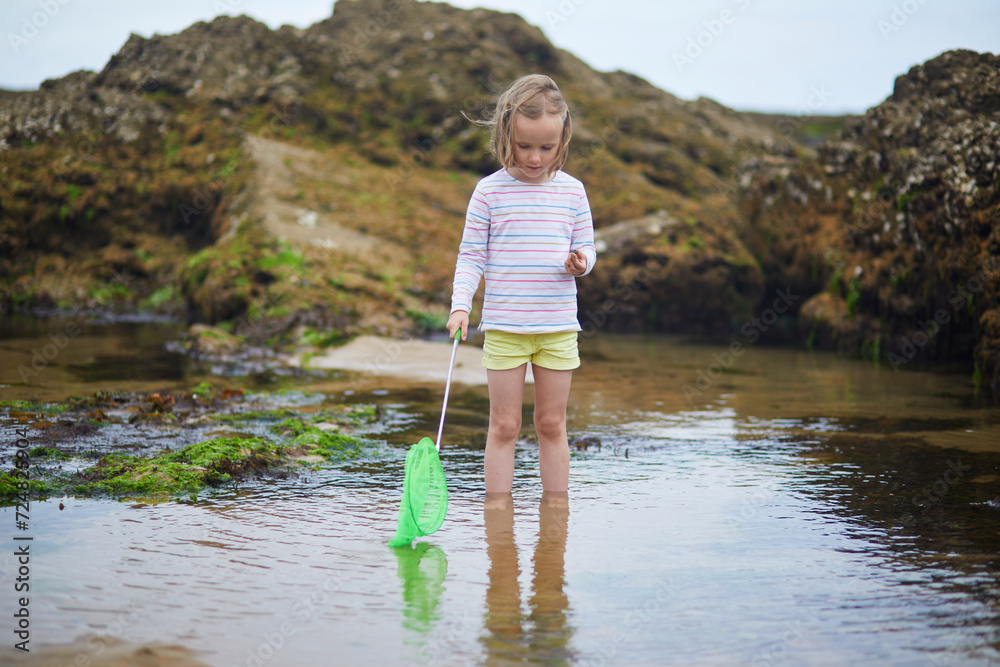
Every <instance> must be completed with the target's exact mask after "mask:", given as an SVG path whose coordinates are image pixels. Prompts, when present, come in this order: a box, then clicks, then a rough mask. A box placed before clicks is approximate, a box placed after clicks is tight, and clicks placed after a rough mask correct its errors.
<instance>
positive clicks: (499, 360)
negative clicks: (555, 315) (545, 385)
mask: <svg viewBox="0 0 1000 667" xmlns="http://www.w3.org/2000/svg"><path fill="white" fill-rule="evenodd" d="M576 333H577V332H575V331H558V332H556V333H539V334H520V333H511V332H509V331H487V332H486V342H485V343H484V344H483V366H484V367H485V368H487V369H488V370H491V371H506V370H509V369H511V368H517V367H518V366H520V365H521V364H524V363H527V362H529V361H530V362H531V363H532V364H534V365H535V366H541V367H542V368H549V369H551V370H554V371H571V370H573V369H574V368H579V367H580V352H579V349H578V348H577V342H576V338H577V336H576Z"/></svg>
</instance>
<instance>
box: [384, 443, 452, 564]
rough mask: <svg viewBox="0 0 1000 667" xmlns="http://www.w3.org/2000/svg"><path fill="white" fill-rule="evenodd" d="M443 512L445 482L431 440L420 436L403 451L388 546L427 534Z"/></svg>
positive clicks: (400, 543) (398, 545) (441, 518)
mask: <svg viewBox="0 0 1000 667" xmlns="http://www.w3.org/2000/svg"><path fill="white" fill-rule="evenodd" d="M447 513H448V485H447V483H446V482H445V479H444V470H443V469H442V468H441V458H440V457H439V456H438V452H437V448H436V447H435V446H434V441H433V440H431V439H430V438H424V439H422V440H421V441H420V442H418V443H417V444H415V445H413V446H412V447H410V451H408V452H407V453H406V468H405V477H404V479H403V499H402V500H401V501H400V503H399V523H398V525H397V526H396V535H395V536H394V537H393V538H392V539H391V540H389V546H390V547H401V546H404V545H407V544H409V543H410V542H412V541H413V540H414V538H417V537H420V536H421V535H430V534H431V533H433V532H434V531H436V530H437V529H438V528H440V527H441V524H442V523H444V517H445V515H446V514H447Z"/></svg>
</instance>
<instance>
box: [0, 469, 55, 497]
mask: <svg viewBox="0 0 1000 667" xmlns="http://www.w3.org/2000/svg"><path fill="white" fill-rule="evenodd" d="M25 494H28V495H31V496H32V497H36V498H44V497H48V496H50V495H52V488H51V486H50V484H49V483H47V482H46V481H44V480H40V479H29V480H27V481H25V480H24V479H23V478H22V477H16V476H14V475H12V474H11V473H9V472H7V471H3V472H0V501H15V500H16V499H18V498H23V497H24V496H25Z"/></svg>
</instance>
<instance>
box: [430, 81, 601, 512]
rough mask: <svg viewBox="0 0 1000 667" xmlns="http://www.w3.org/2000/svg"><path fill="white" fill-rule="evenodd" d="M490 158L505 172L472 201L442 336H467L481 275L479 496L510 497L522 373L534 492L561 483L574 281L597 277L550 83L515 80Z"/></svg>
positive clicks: (498, 115)
mask: <svg viewBox="0 0 1000 667" xmlns="http://www.w3.org/2000/svg"><path fill="white" fill-rule="evenodd" d="M479 123H480V124H481V125H484V126H487V127H489V128H490V132H491V139H490V150H491V151H492V152H493V155H494V156H496V158H497V160H499V162H500V164H501V165H502V168H501V169H500V170H499V171H497V172H495V173H494V174H492V175H490V176H487V177H486V178H484V179H482V180H481V181H480V182H479V184H478V185H477V186H476V190H475V192H474V193H473V195H472V199H471V201H470V202H469V209H468V213H467V214H466V218H465V231H464V234H463V236H462V244H461V246H460V247H459V252H458V262H457V265H456V267H455V282H454V287H453V292H452V299H451V317H450V318H449V319H448V333H449V334H451V335H452V336H454V335H455V332H456V331H457V330H459V329H461V331H462V340H465V339H466V336H467V335H468V327H469V312H470V311H471V310H472V298H473V295H474V294H475V293H476V290H477V289H478V287H479V281H480V278H481V277H482V276H483V275H484V274H485V276H486V296H485V299H484V302H483V315H482V321H481V322H480V324H479V328H480V330H482V331H484V332H485V333H486V342H485V345H484V347H483V366H485V367H486V369H487V378H488V383H489V392H490V425H489V432H488V434H487V437H486V457H485V468H486V493H487V494H496V493H510V490H511V483H512V481H513V477H514V445H515V443H516V441H517V436H518V434H519V433H520V432H521V398H522V395H523V393H524V377H525V370H526V368H527V363H528V362H529V361H530V362H531V364H532V373H533V374H534V378H535V414H534V423H535V432H536V433H537V434H538V466H539V470H540V473H541V477H542V489H543V490H544V491H546V492H554V493H565V492H566V491H567V486H568V483H569V445H568V443H567V440H566V402H567V400H568V398H569V389H570V382H571V380H572V377H573V369H574V368H578V367H579V366H580V357H579V353H578V351H577V332H578V331H579V330H580V323H579V322H578V321H577V305H576V278H577V277H579V276H583V275H586V274H588V273H590V271H591V270H592V269H593V268H594V262H595V261H596V260H597V252H596V251H595V250H594V227H593V220H592V219H591V215H590V204H589V202H588V201H587V193H586V191H585V190H584V187H583V184H582V183H581V182H580V181H578V180H577V179H575V178H573V177H572V176H570V175H568V174H566V173H565V172H563V171H561V170H560V169H561V168H562V166H563V164H564V163H565V162H566V155H567V152H568V150H569V140H570V135H571V133H572V124H571V122H570V114H569V108H568V107H567V106H566V100H565V99H563V96H562V93H561V92H559V88H558V86H556V84H555V82H554V81H553V80H552V79H550V78H549V77H547V76H543V75H540V74H532V75H529V76H525V77H522V78H520V79H518V80H517V81H515V82H514V83H513V84H512V85H511V86H510V88H508V89H507V90H506V91H505V92H504V93H503V94H502V95H501V96H500V99H499V101H498V102H497V108H496V111H495V112H494V113H493V114H492V116H490V117H489V118H488V119H487V120H484V121H479Z"/></svg>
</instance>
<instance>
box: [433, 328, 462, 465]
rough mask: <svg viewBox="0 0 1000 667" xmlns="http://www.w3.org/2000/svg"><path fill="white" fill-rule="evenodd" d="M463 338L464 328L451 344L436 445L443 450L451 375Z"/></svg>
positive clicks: (457, 332)
mask: <svg viewBox="0 0 1000 667" xmlns="http://www.w3.org/2000/svg"><path fill="white" fill-rule="evenodd" d="M461 338H462V330H461V329H459V330H458V331H456V332H455V343H454V344H453V345H452V346H451V361H449V362H448V382H447V383H446V384H445V385H444V403H443V404H442V405H441V423H440V424H438V437H437V442H435V443H434V446H435V447H437V450H438V451H439V452H440V451H441V434H442V433H443V432H444V413H445V410H447V409H448V394H449V393H450V392H451V375H452V373H453V372H454V371H455V354H456V353H457V352H458V341H459V339H461Z"/></svg>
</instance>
